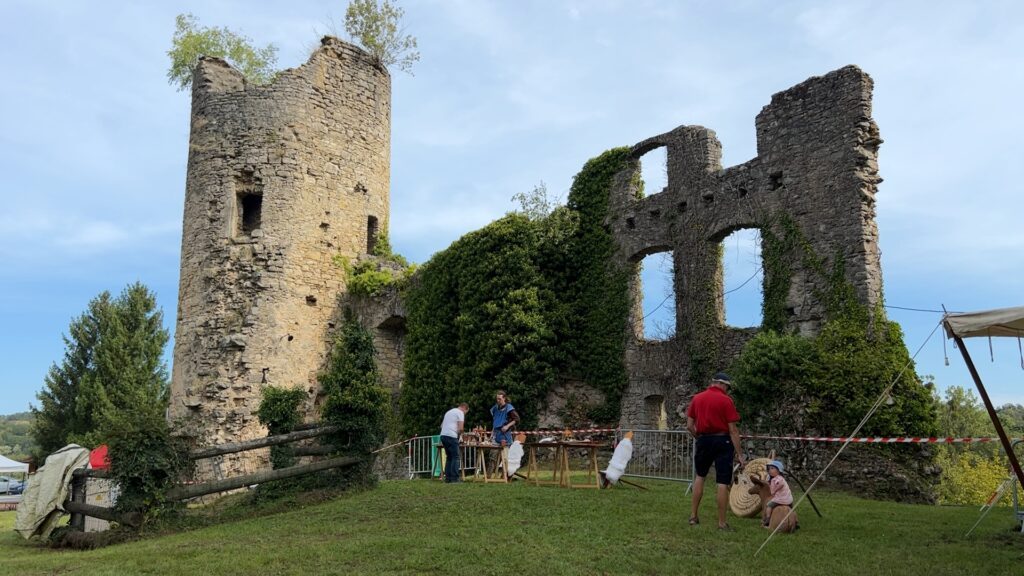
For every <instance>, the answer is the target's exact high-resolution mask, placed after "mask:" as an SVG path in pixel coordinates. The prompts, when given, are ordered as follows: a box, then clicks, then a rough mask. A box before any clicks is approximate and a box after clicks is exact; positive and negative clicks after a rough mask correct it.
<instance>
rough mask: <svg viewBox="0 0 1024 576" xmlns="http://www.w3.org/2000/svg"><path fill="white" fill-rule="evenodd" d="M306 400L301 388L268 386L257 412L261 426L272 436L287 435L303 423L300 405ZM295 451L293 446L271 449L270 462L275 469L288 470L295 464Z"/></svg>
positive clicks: (287, 445)
mask: <svg viewBox="0 0 1024 576" xmlns="http://www.w3.org/2000/svg"><path fill="white" fill-rule="evenodd" d="M305 399H306V392H305V391H303V390H302V389H301V388H278V387H276V386H267V387H266V388H264V389H263V399H262V400H261V401H260V407H259V409H257V410H256V417H257V418H259V421H260V424H263V425H264V426H266V427H267V433H268V435H270V436H274V435H277V434H287V433H288V432H291V431H292V430H294V429H295V426H296V425H298V424H299V423H300V422H302V415H301V414H300V413H299V405H300V404H301V403H302V401H303V400H305ZM293 452H294V450H293V449H292V445H291V444H283V445H278V446H271V447H270V462H271V464H273V466H274V468H287V467H288V466H291V465H292V464H294V463H295V456H294V455H293Z"/></svg>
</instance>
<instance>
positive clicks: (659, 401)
mask: <svg viewBox="0 0 1024 576" xmlns="http://www.w3.org/2000/svg"><path fill="white" fill-rule="evenodd" d="M644 424H645V425H646V426H650V427H651V428H653V429H654V430H668V413H667V412H665V397H664V396H661V395H659V394H651V395H650V396H648V397H646V398H644Z"/></svg>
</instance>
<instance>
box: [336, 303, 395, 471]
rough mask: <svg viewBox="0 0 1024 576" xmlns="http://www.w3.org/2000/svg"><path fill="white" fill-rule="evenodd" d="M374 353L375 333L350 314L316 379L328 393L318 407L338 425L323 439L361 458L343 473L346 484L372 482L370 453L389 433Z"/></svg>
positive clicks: (386, 394)
mask: <svg viewBox="0 0 1024 576" xmlns="http://www.w3.org/2000/svg"><path fill="white" fill-rule="evenodd" d="M375 354H376V352H375V350H374V347H373V337H372V336H370V333H369V332H367V331H366V329H365V328H363V327H362V326H360V325H359V323H358V322H357V321H356V320H354V319H353V318H351V317H348V318H346V320H345V322H344V324H343V326H342V331H341V334H340V335H339V336H338V338H337V340H336V341H335V343H334V347H333V349H332V350H331V355H330V358H329V360H328V364H327V369H326V370H324V372H322V373H321V374H320V376H319V378H318V379H319V382H320V387H321V389H322V390H323V391H324V393H325V394H326V399H325V400H324V404H323V406H322V407H321V413H322V415H323V421H324V422H325V423H327V424H332V425H334V426H337V427H338V431H337V432H335V433H333V434H331V435H329V436H327V440H328V441H329V442H330V443H331V444H333V446H334V448H335V450H336V452H337V453H339V454H342V455H352V456H359V457H362V458H365V461H364V462H363V464H361V465H359V466H355V467H352V468H348V469H345V470H344V473H343V474H342V475H341V476H342V478H343V481H344V482H346V483H350V484H366V483H370V482H372V475H371V469H372V465H373V459H372V456H371V454H370V452H371V451H373V450H374V449H375V448H377V447H378V446H380V444H381V443H382V442H383V441H384V439H385V437H386V434H387V428H388V417H389V414H390V410H391V395H390V393H389V392H388V391H387V390H386V389H385V388H384V387H382V386H381V385H380V375H379V373H378V370H377V364H376V361H375V359H374V356H375Z"/></svg>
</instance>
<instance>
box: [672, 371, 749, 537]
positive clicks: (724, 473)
mask: <svg viewBox="0 0 1024 576" xmlns="http://www.w3.org/2000/svg"><path fill="white" fill-rule="evenodd" d="M729 385H730V380H729V376H728V375H726V374H725V373H724V372H719V373H718V374H715V377H714V378H712V379H711V384H710V385H709V386H708V387H707V389H706V390H704V391H703V392H701V393H700V394H697V395H696V396H694V397H693V401H691V402H690V406H689V407H688V408H687V409H686V429H687V430H689V431H690V434H692V435H693V437H694V438H696V439H697V445H696V448H695V449H694V455H693V463H694V467H695V468H696V472H697V478H696V479H694V481H693V499H692V501H691V507H690V525H691V526H694V525H696V524H699V523H700V520H699V519H698V517H697V509H698V507H699V506H700V499H701V497H702V496H704V478H705V477H706V476H707V475H708V472H709V471H710V470H711V464H712V463H714V465H715V482H716V483H717V484H718V494H717V497H716V501H717V503H718V529H719V530H728V531H731V530H732V528H730V527H729V525H728V524H726V522H725V507H726V505H727V504H728V503H729V486H731V485H732V465H733V461H734V460H735V461H737V462H739V463H740V464H741V465H742V464H743V463H744V460H745V458H744V457H743V454H741V453H740V452H739V451H737V448H738V447H739V446H740V430H739V428H737V427H736V423H737V422H739V420H740V415H739V412H736V405H735V404H733V402H732V398H730V397H729V395H728V392H729Z"/></svg>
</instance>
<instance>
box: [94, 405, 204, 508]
mask: <svg viewBox="0 0 1024 576" xmlns="http://www.w3.org/2000/svg"><path fill="white" fill-rule="evenodd" d="M102 436H103V438H104V440H105V441H106V443H107V446H108V450H109V452H108V454H109V457H110V471H111V474H112V475H113V479H114V482H116V483H117V484H118V486H120V488H121V495H120V496H119V497H118V499H117V505H116V508H117V509H118V510H119V511H121V512H141V513H142V514H143V515H144V516H145V517H147V518H152V517H154V516H157V515H159V514H160V513H161V512H162V511H163V510H164V509H165V508H166V507H167V506H168V505H169V504H170V503H169V502H167V500H166V493H167V491H168V490H169V489H170V488H171V487H173V486H174V485H175V484H176V483H178V482H180V481H181V480H183V479H184V477H185V476H186V474H187V473H188V472H189V470H190V468H191V461H190V460H189V458H188V448H187V446H186V445H185V443H184V442H183V441H182V440H181V439H180V438H178V437H175V436H173V435H172V434H171V427H170V426H169V425H168V423H167V420H166V419H165V418H164V415H163V413H162V412H158V411H154V410H127V411H123V412H121V413H120V414H119V415H118V417H117V418H112V419H109V420H108V422H107V424H106V426H105V427H104V429H103V430H102Z"/></svg>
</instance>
